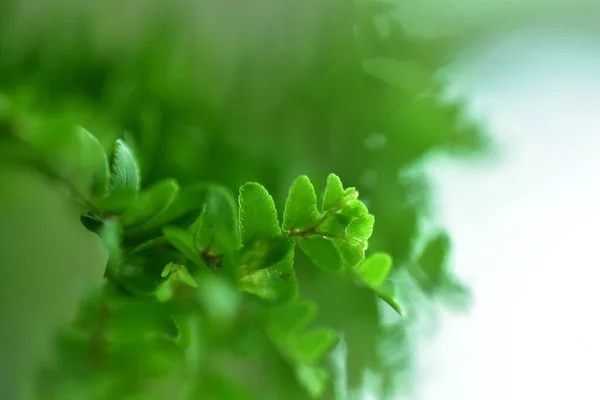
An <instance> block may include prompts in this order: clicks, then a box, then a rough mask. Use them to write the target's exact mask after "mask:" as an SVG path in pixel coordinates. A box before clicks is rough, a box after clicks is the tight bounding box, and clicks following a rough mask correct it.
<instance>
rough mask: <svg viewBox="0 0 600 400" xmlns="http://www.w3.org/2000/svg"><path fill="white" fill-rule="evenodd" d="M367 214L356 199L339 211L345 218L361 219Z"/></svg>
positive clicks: (360, 202) (367, 211)
mask: <svg viewBox="0 0 600 400" xmlns="http://www.w3.org/2000/svg"><path fill="white" fill-rule="evenodd" d="M368 213H369V209H368V208H367V206H366V205H365V203H363V202H362V201H360V200H358V199H354V200H349V201H348V202H347V203H346V204H345V205H344V207H343V208H342V209H341V210H340V214H342V215H344V216H346V217H352V218H356V217H362V216H364V215H367V214H368Z"/></svg>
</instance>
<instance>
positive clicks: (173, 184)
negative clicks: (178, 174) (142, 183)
mask: <svg viewBox="0 0 600 400" xmlns="http://www.w3.org/2000/svg"><path fill="white" fill-rule="evenodd" d="M178 191H179V185H178V184H177V181H176V180H175V179H165V180H163V181H160V182H157V183H156V184H154V185H153V186H152V187H150V188H149V189H147V190H145V191H143V192H142V193H141V194H140V195H139V196H138V198H137V199H136V200H135V201H134V202H133V204H131V205H130V206H129V207H128V208H127V209H126V210H125V213H124V214H123V220H122V223H123V225H124V226H125V227H131V226H136V225H140V224H142V223H144V222H146V221H148V220H149V219H150V218H152V217H154V216H156V215H158V214H160V213H161V212H163V211H164V210H165V209H166V208H167V207H168V206H169V205H170V204H171V203H172V202H173V200H174V199H175V196H177V192H178Z"/></svg>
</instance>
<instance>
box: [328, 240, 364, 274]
mask: <svg viewBox="0 0 600 400" xmlns="http://www.w3.org/2000/svg"><path fill="white" fill-rule="evenodd" d="M334 243H335V245H336V247H337V249H338V251H339V252H340V254H341V255H342V259H343V260H344V262H345V263H346V264H347V265H348V266H349V267H350V268H353V267H355V266H356V265H358V264H359V263H361V262H362V261H363V260H364V259H365V244H364V243H362V242H357V241H354V240H344V239H336V240H335V242H334Z"/></svg>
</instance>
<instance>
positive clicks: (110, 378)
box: [4, 115, 401, 399]
mask: <svg viewBox="0 0 600 400" xmlns="http://www.w3.org/2000/svg"><path fill="white" fill-rule="evenodd" d="M5 120H6V121H8V124H9V132H12V133H15V134H16V135H13V136H16V137H17V138H18V139H19V140H20V142H21V143H25V145H26V146H25V149H26V150H29V151H33V152H34V154H35V155H36V156H37V157H41V159H40V160H41V163H42V165H43V170H44V171H51V174H50V175H54V176H56V177H58V178H59V179H60V180H61V181H63V182H67V183H68V185H69V187H71V189H72V190H73V191H74V195H75V197H76V198H77V199H78V200H79V201H80V202H81V205H82V210H83V212H82V222H83V223H84V224H85V225H86V227H88V228H89V229H90V230H93V231H94V232H97V233H98V235H99V236H100V237H101V238H102V240H103V242H104V244H105V245H106V248H107V249H108V251H109V260H108V265H107V268H106V274H105V275H106V284H105V286H104V287H103V288H102V289H101V290H100V291H99V292H97V293H92V294H91V295H90V297H89V298H88V299H87V301H86V302H85V303H84V304H83V306H82V309H81V311H80V314H79V316H78V317H77V319H76V320H75V322H74V324H73V325H72V326H70V327H68V329H66V330H65V331H63V332H62V333H61V335H59V338H58V343H57V344H58V349H59V352H58V353H57V354H58V361H59V363H58V364H56V365H54V367H51V366H49V367H47V368H45V369H44V371H43V372H42V374H41V375H40V381H39V396H40V398H56V397H60V398H70V397H69V396H75V397H76V398H88V397H87V396H90V397H89V398H99V397H97V396H100V397H101V398H103V397H102V396H111V395H112V396H118V397H119V398H139V396H140V395H141V394H144V396H151V393H152V392H156V391H157V388H156V387H157V385H158V386H160V384H161V382H167V383H165V385H166V386H165V388H166V389H165V390H169V391H175V392H177V393H179V394H180V396H181V397H180V398H215V399H217V398H267V397H264V396H265V393H264V388H261V391H260V392H258V393H254V395H253V396H252V395H248V394H245V395H243V394H242V393H247V391H245V390H242V389H240V390H239V394H234V392H231V391H232V390H233V388H235V387H240V388H243V387H244V385H242V384H241V383H240V382H238V381H236V380H235V379H233V380H232V382H228V383H227V384H222V385H216V384H215V380H214V379H212V378H211V377H210V376H208V375H207V372H206V371H210V369H211V368H213V367H214V366H213V365H211V364H210V363H211V362H214V360H215V356H212V357H211V356H210V355H206V354H205V353H206V352H208V351H209V350H211V351H212V352H214V351H215V349H214V347H213V346H214V342H215V341H218V340H219V336H222V335H233V336H235V338H236V340H242V339H243V336H244V335H245V334H246V332H245V329H248V326H257V327H259V329H260V334H262V335H264V337H265V338H266V339H267V342H268V345H270V346H271V347H272V348H273V351H277V352H278V354H279V357H280V358H281V360H282V361H283V362H284V363H285V365H287V367H288V368H289V369H290V370H291V371H293V373H294V375H295V377H296V379H297V384H298V386H299V387H302V388H303V392H301V393H303V395H300V394H298V395H297V396H298V398H303V396H306V397H313V398H316V397H319V396H321V395H322V394H323V393H324V392H325V390H326V389H327V388H328V382H329V377H330V374H329V373H328V370H327V368H325V367H324V366H323V365H321V364H320V361H321V360H322V359H323V357H324V356H325V355H326V353H327V352H328V351H329V350H331V349H332V348H333V346H334V345H335V344H336V343H337V340H338V334H337V332H336V331H335V330H334V329H331V328H325V327H311V326H309V325H310V324H311V323H312V322H313V320H314V318H315V315H316V310H317V306H316V304H315V303H314V302H312V301H308V300H303V299H301V298H300V297H299V295H298V281H297V279H296V273H295V269H294V258H295V254H294V253H295V251H296V248H299V249H301V250H302V252H303V253H304V254H305V255H306V256H307V257H308V258H309V259H310V260H311V261H312V263H313V264H314V265H315V266H317V267H318V268H320V269H321V270H322V271H324V272H326V273H331V274H338V275H340V276H346V277H347V278H349V279H350V280H352V281H353V282H355V283H356V284H358V285H362V286H364V287H366V288H369V289H370V290H372V291H373V295H374V296H375V295H376V296H379V297H381V298H382V299H383V300H385V301H386V302H387V303H388V304H389V305H390V306H391V307H392V308H393V309H394V310H396V311H397V312H398V313H400V311H401V310H400V306H399V305H398V304H397V302H396V301H395V300H394V298H393V295H392V292H391V291H390V288H389V287H386V285H385V283H386V278H387V277H388V274H389V273H390V271H391V267H392V259H391V257H390V256H389V255H388V254H386V253H382V252H375V253H373V254H371V255H369V256H368V257H365V252H366V250H367V248H368V240H369V238H370V237H371V235H372V232H373V226H374V222H375V219H374V217H373V215H371V214H369V211H368V209H367V207H366V206H365V204H364V203H363V202H362V201H360V200H359V198H358V191H357V190H356V189H355V188H353V187H349V188H344V186H343V185H342V182H341V181H340V179H339V177H338V176H337V175H335V174H330V175H329V176H328V178H327V183H326V187H325V190H324V195H323V198H322V201H321V202H320V203H319V202H318V199H317V194H316V191H315V188H314V186H313V184H312V183H311V181H310V179H309V178H308V177H307V176H305V175H303V176H300V177H298V178H297V179H296V180H295V181H294V182H293V184H292V185H291V188H290V190H289V194H288V196H287V200H286V202H285V208H284V211H283V218H282V223H280V222H279V215H278V211H277V209H276V206H275V202H274V200H273V198H272V197H271V195H270V194H269V193H268V191H267V190H266V189H265V187H263V186H262V185H260V184H259V183H253V182H251V183H246V184H244V185H243V186H242V187H241V188H240V190H239V195H238V199H237V202H236V201H235V199H234V197H233V195H232V193H230V191H228V190H227V189H226V188H224V187H222V186H219V185H217V184H211V183H204V182H200V183H196V184H192V185H188V186H184V187H180V186H179V184H178V183H177V181H176V180H174V179H164V180H161V181H159V182H156V183H154V184H153V185H151V186H149V187H143V186H142V182H141V181H142V180H141V174H140V166H139V163H138V161H137V158H136V156H135V154H134V151H133V150H132V149H131V148H130V147H129V146H128V144H127V143H126V142H125V141H124V140H122V139H118V140H117V141H116V143H115V145H114V148H113V151H112V156H111V157H110V159H111V160H110V162H109V157H108V156H107V154H106V152H105V150H104V149H103V147H102V146H101V145H100V143H99V142H98V140H97V139H96V138H95V136H93V135H92V134H91V133H90V132H88V131H87V130H86V129H84V128H82V127H77V128H75V129H73V128H71V129H65V130H63V131H58V130H53V131H52V132H53V133H52V134H49V133H48V131H47V130H41V131H40V130H35V131H34V130H32V131H27V130H23V129H22V127H21V126H19V123H18V122H19V119H18V117H17V116H14V115H12V116H10V117H9V118H5ZM45 122H46V123H47V121H45ZM46 126H47V124H46ZM33 132H35V133H33ZM50 135H51V136H50ZM4 139H5V140H6V137H5V138H4ZM236 203H237V205H236ZM392 290H393V289H392ZM238 330H241V331H242V334H240V333H239V332H238ZM211 336H212V337H211ZM207 341H211V343H212V345H211V346H208V348H207ZM253 344H254V345H256V343H253ZM217 348H218V347H217ZM84 349H87V350H84ZM221 350H223V351H226V352H228V353H230V356H231V357H232V360H233V362H239V361H238V359H240V358H241V359H242V360H243V359H244V353H245V352H248V351H250V352H253V351H254V352H256V351H257V350H256V349H245V350H243V351H239V350H240V349H236V348H235V347H233V348H230V347H226V348H225V349H221ZM258 353H260V350H259V351H258ZM219 358H220V359H222V358H223V356H222V355H221V356H220V357H219ZM60 361H62V362H60ZM75 371H77V372H75ZM86 371H87V372H88V373H89V374H90V375H89V376H88V379H81V378H82V377H83V378H85V372H86ZM213 373H214V371H213ZM221 374H222V376H221V378H220V379H222V378H223V377H227V376H228V375H231V371H221ZM61 377H62V378H61ZM73 380H75V381H76V382H77V384H76V385H75V386H73ZM215 385H216V386H215ZM148 388H152V389H151V390H149V389H148ZM286 390H287V391H289V388H287V389H286ZM157 393H159V394H158V395H154V397H152V396H151V397H150V398H164V392H161V391H160V390H158V392H157ZM235 393H237V392H235ZM299 393H300V392H299ZM287 394H289V393H287ZM123 396H125V397H123ZM127 396H130V397H127ZM131 396H133V397H131ZM136 396H138V397H136ZM224 396H228V397H224ZM232 396H233V397H232ZM144 398H149V397H144Z"/></svg>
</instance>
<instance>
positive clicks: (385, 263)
mask: <svg viewBox="0 0 600 400" xmlns="http://www.w3.org/2000/svg"><path fill="white" fill-rule="evenodd" d="M391 270H392V257H390V255H389V254H386V253H375V254H373V255H371V256H370V257H368V258H366V259H365V260H364V261H363V262H362V263H360V264H359V266H358V268H357V270H356V272H357V274H358V276H359V278H360V279H361V281H363V282H364V283H365V284H366V285H367V286H370V287H372V288H375V287H378V286H380V285H382V284H383V282H385V280H386V278H387V276H388V275H389V273H390V271H391Z"/></svg>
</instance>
